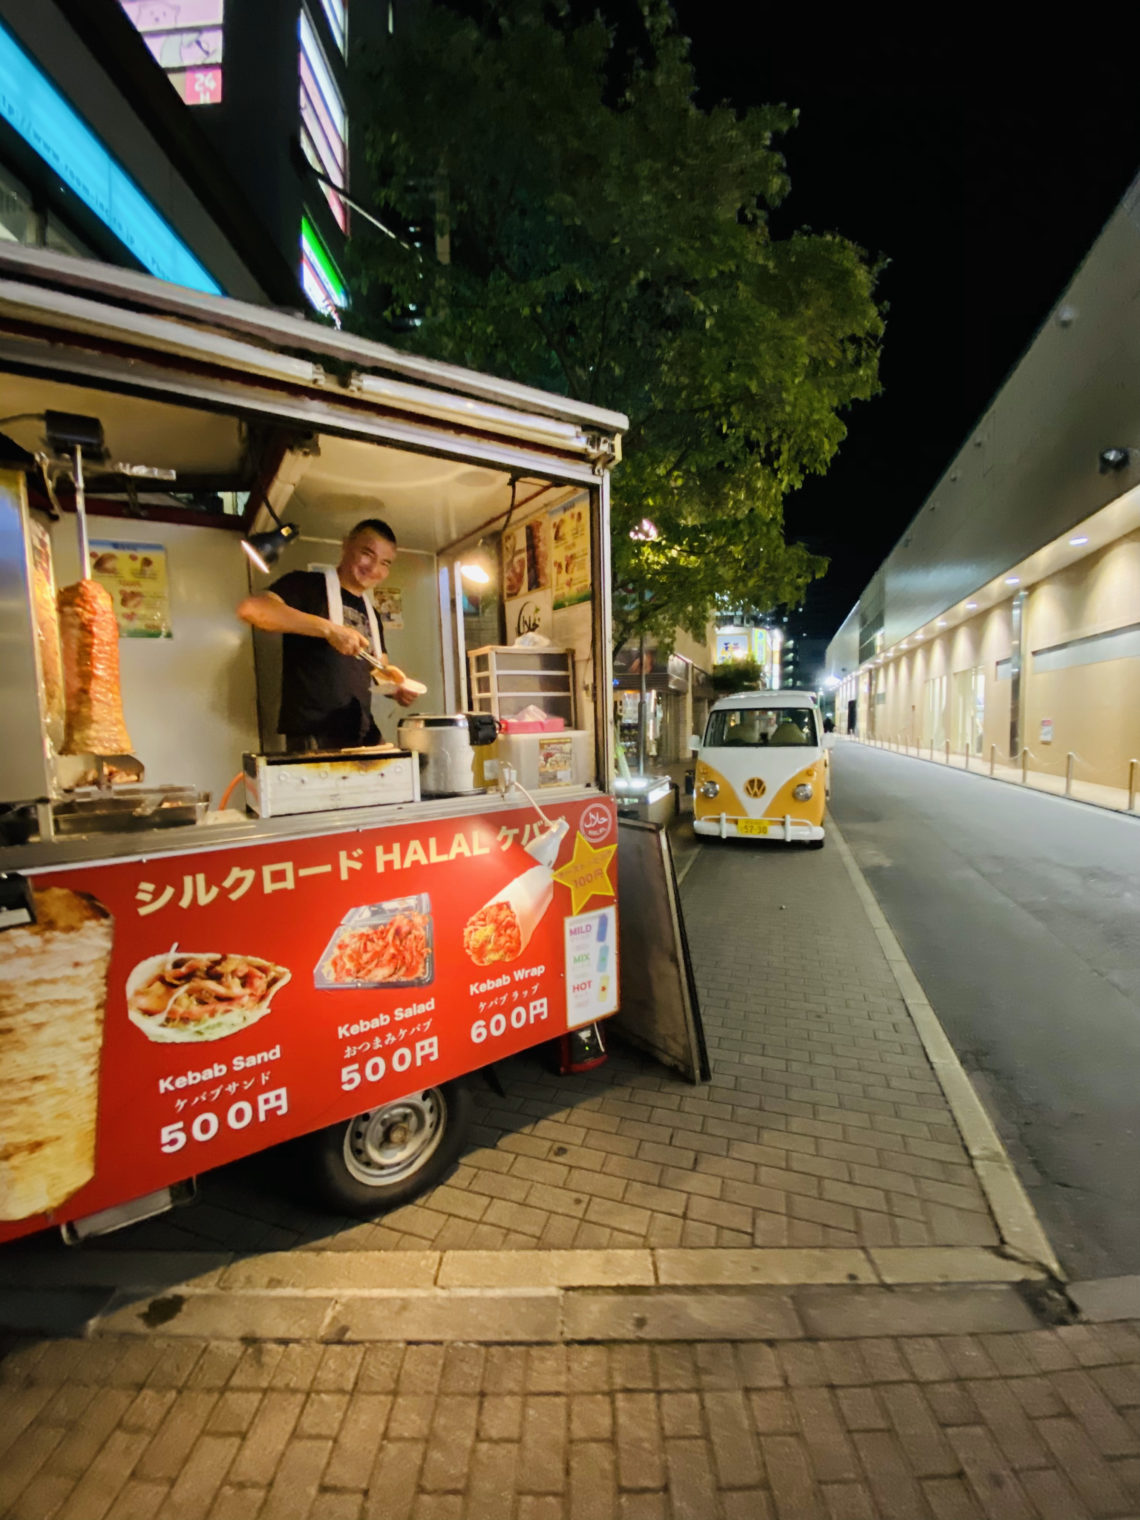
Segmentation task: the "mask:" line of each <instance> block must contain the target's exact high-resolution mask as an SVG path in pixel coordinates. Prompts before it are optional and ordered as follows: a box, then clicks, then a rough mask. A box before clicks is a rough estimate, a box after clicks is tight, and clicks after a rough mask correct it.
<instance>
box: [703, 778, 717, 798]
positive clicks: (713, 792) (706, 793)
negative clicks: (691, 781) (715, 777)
mask: <svg viewBox="0 0 1140 1520" xmlns="http://www.w3.org/2000/svg"><path fill="white" fill-rule="evenodd" d="M719 793H720V787H719V786H718V785H717V783H716V782H715V781H702V782H701V796H702V797H716V796H718V795H719Z"/></svg>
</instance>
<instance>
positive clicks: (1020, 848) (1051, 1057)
mask: <svg viewBox="0 0 1140 1520" xmlns="http://www.w3.org/2000/svg"><path fill="white" fill-rule="evenodd" d="M833 758H834V762H835V772H834V781H833V793H832V801H831V810H832V813H833V814H834V816H835V818H836V819H837V821H838V823H839V826H840V828H841V829H842V830H843V833H844V836H845V837H846V839H847V841H848V843H849V844H850V846H851V848H852V850H853V851H854V853H855V858H856V859H857V860H858V862H859V865H860V867H861V868H862V870H863V873H864V875H865V876H866V878H867V881H868V883H869V884H870V886H871V888H872V890H873V891H874V893H875V895H876V897H877V898H878V901H879V904H880V906H881V907H882V909H883V912H884V913H885V914H886V916H887V918H888V919H889V921H890V924H891V927H892V928H893V930H894V932H895V934H896V935H897V936H898V939H899V941H900V942H901V944H902V947H903V949H904V951H905V952H906V954H907V956H908V958H909V960H910V962H911V964H912V965H913V967H914V969H915V971H916V973H917V975H918V977H919V980H920V981H921V982H922V985H923V987H924V989H925V991H926V994H927V996H928V997H929V999H930V1001H931V1003H932V1004H933V1005H934V1008H935V1011H936V1012H937V1014H938V1017H939V1018H940V1020H941V1021H942V1025H943V1027H944V1028H945V1030H946V1032H947V1034H948V1036H949V1038H950V1039H951V1041H952V1042H953V1044H954V1048H955V1049H956V1050H957V1052H958V1056H959V1058H960V1059H961V1061H962V1063H963V1065H964V1066H965V1067H966V1069H967V1071H969V1073H970V1075H971V1078H972V1079H973V1081H974V1085H975V1087H976V1089H977V1091H978V1094H979V1096H980V1097H981V1099H982V1101H983V1103H985V1105H986V1107H987V1109H988V1110H989V1113H990V1116H991V1118H992V1119H993V1121H994V1123H995V1124H996V1126H997V1128H998V1130H999V1132H1000V1134H1001V1136H1002V1139H1003V1140H1004V1142H1005V1144H1006V1147H1007V1149H1008V1150H1009V1152H1010V1156H1011V1158H1012V1160H1013V1162H1014V1164H1015V1166H1016V1167H1017V1170H1018V1173H1019V1175H1020V1177H1021V1180H1022V1183H1023V1185H1024V1186H1025V1187H1026V1189H1027V1191H1028V1193H1029V1196H1030V1198H1031V1199H1032V1200H1033V1204H1034V1206H1035V1208H1036V1209H1037V1212H1038V1214H1039V1216H1040V1218H1041V1221H1042V1223H1043V1225H1044V1226H1045V1229H1046V1231H1047V1232H1048V1234H1049V1237H1050V1239H1051V1240H1052V1243H1053V1246H1054V1249H1055V1250H1056V1252H1057V1255H1058V1257H1059V1258H1060V1260H1061V1262H1062V1265H1063V1266H1064V1267H1065V1269H1066V1270H1067V1271H1068V1272H1069V1274H1070V1275H1071V1276H1072V1277H1073V1278H1075V1279H1082V1278H1092V1277H1109V1276H1119V1275H1124V1274H1131V1273H1136V1272H1140V818H1127V817H1124V816H1122V815H1121V814H1117V813H1110V812H1107V811H1104V810H1102V809H1099V808H1094V807H1089V806H1087V805H1084V804H1081V803H1077V802H1067V801H1065V800H1064V799H1062V798H1055V797H1047V796H1043V795H1041V794H1040V793H1033V792H1023V791H1022V790H1020V788H1018V787H1017V786H1013V785H1008V784H1003V783H1001V782H995V781H990V780H989V779H988V778H984V777H980V776H970V775H968V774H965V773H963V772H960V771H952V770H946V769H944V768H942V767H940V766H939V765H937V764H930V763H928V762H924V761H919V760H915V759H907V758H905V757H903V756H900V755H895V754H892V753H890V752H886V751H883V750H876V749H870V748H865V747H863V746H862V745H855V744H850V745H848V744H841V745H839V746H838V747H837V748H836V750H835V752H834V756H833Z"/></svg>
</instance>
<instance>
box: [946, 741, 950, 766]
mask: <svg viewBox="0 0 1140 1520" xmlns="http://www.w3.org/2000/svg"><path fill="white" fill-rule="evenodd" d="M946 764H947V765H949V764H950V740H949V739H947V741H946Z"/></svg>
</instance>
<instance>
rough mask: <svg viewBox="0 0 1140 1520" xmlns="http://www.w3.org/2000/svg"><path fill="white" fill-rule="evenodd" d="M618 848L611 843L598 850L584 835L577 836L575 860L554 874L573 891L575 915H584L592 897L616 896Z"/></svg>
mask: <svg viewBox="0 0 1140 1520" xmlns="http://www.w3.org/2000/svg"><path fill="white" fill-rule="evenodd" d="M616 849H617V845H616V844H608V845H606V846H605V848H604V849H601V850H596V849H595V848H594V846H593V845H592V844H591V843H590V841H589V840H588V839H587V838H586V836H585V835H584V834H577V835H575V837H574V855H573V858H572V859H570V860H568V861H567V862H566V864H565V865H564V866H559V868H558V870H557V871H555V873H554V879H555V881H560V882H561V883H562V885H563V886H564V887H569V888H570V892H571V896H572V898H573V901H572V902H571V905H570V911H571V913H580V912H581V911H582V909H583V908H584V907H585V906H586V904H587V903H588V902H589V901H590V898H591V897H613V895H614V887H613V882H612V881H611V880H610V861H611V860H612V859H613V857H614V851H615V850H616Z"/></svg>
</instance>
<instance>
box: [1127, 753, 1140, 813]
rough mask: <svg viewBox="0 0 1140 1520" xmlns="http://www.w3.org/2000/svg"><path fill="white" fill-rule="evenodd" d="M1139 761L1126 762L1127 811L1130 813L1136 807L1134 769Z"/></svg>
mask: <svg viewBox="0 0 1140 1520" xmlns="http://www.w3.org/2000/svg"><path fill="white" fill-rule="evenodd" d="M1138 764H1140V761H1136V760H1129V762H1128V811H1129V812H1130V813H1131V811H1132V809H1133V808H1134V807H1135V806H1136V767H1137V765H1138Z"/></svg>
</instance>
